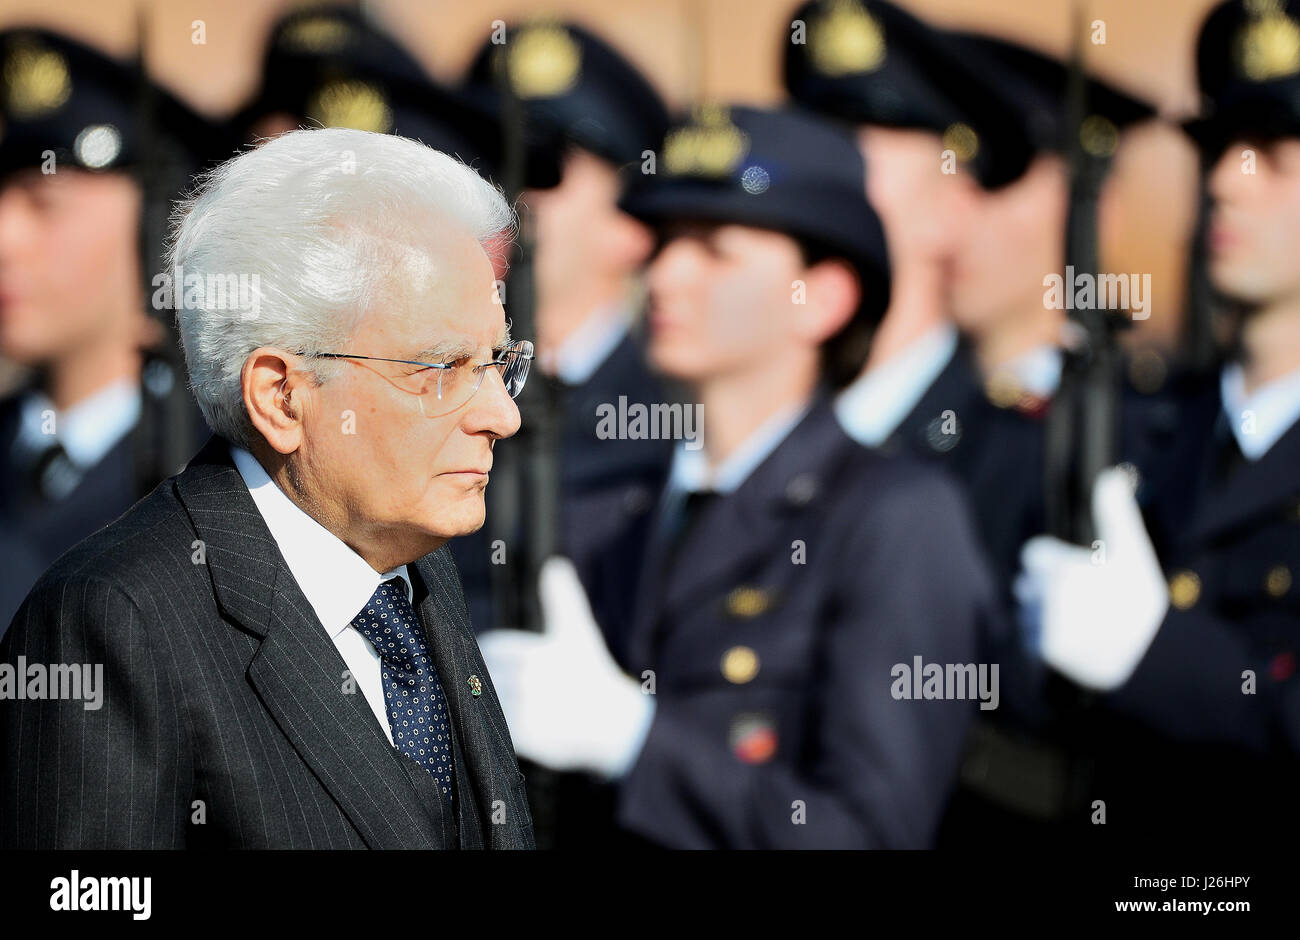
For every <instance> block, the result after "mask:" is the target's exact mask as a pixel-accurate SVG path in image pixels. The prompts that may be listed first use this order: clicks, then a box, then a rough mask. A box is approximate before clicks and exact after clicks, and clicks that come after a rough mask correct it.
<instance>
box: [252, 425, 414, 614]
mask: <svg viewBox="0 0 1300 940" xmlns="http://www.w3.org/2000/svg"><path fill="white" fill-rule="evenodd" d="M230 455H231V457H232V458H233V459H234V462H235V467H236V469H238V470H239V475H240V476H241V477H243V478H244V484H245V485H246V486H247V487H248V492H249V494H250V495H251V496H252V497H253V502H255V503H256V504H257V509H258V511H259V512H260V513H261V514H262V519H263V520H264V521H265V522H266V527H267V528H268V529H270V530H271V536H272V537H273V538H274V539H275V542H276V545H278V546H279V548H280V554H281V555H283V556H284V560H285V563H286V564H287V565H288V566H289V571H290V572H291V573H292V574H293V578H294V580H295V581H297V582H298V587H299V588H300V589H301V590H302V593H303V595H304V596H305V597H306V598H307V601H308V603H310V604H311V606H312V609H313V610H315V611H316V616H317V617H318V618H319V619H320V622H321V624H322V625H323V626H324V627H325V631H326V632H327V633H328V634H329V635H330V639H334V638H335V637H337V636H338V635H339V634H340V633H342V632H343V631H344V630H345V629H347V627H348V626H349V625H350V624H351V623H352V618H353V617H355V616H356V615H357V614H358V613H359V612H360V611H361V609H362V608H364V607H365V606H366V602H367V601H369V600H370V598H371V595H373V594H374V593H375V588H377V587H379V585H380V583H381V582H384V581H388V580H389V579H391V578H396V577H401V578H404V579H405V581H406V596H407V599H408V600H411V601H414V594H413V591H412V587H411V575H410V573H409V572H408V571H407V566H406V565H399V566H398V567H396V568H394V569H393V570H392V571H386V572H384V573H383V574H380V573H379V572H377V571H375V569H374V568H371V567H370V565H368V564H367V563H366V561H365V559H363V558H362V557H361V556H360V555H358V554H357V553H356V552H354V551H353V550H352V549H350V548H349V547H348V546H347V545H346V544H345V543H344V542H343V541H342V540H341V539H340V538H339V537H338V536H336V535H335V534H334V533H333V532H330V531H329V530H328V529H326V528H325V527H324V526H323V525H321V524H320V523H319V522H317V521H316V520H315V519H313V518H312V517H311V516H309V515H307V513H305V512H303V510H302V509H301V508H300V507H299V506H298V504H297V503H295V502H294V501H293V500H291V499H290V498H289V497H288V496H286V495H285V494H284V492H283V491H282V490H281V489H280V488H279V487H278V486H277V485H276V484H275V481H274V480H272V479H271V477H270V476H269V475H268V474H267V472H266V470H265V469H263V467H262V465H261V464H260V463H258V461H257V458H255V457H254V456H253V455H252V454H250V453H249V452H248V451H246V450H244V449H243V448H241V447H236V446H234V445H233V444H232V445H231V447H230Z"/></svg>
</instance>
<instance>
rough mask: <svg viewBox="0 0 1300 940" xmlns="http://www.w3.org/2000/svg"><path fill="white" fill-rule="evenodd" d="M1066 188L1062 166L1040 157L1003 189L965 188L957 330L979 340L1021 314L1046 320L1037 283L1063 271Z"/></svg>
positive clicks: (955, 288) (956, 282)
mask: <svg viewBox="0 0 1300 940" xmlns="http://www.w3.org/2000/svg"><path fill="white" fill-rule="evenodd" d="M967 179H968V178H967ZM1068 184H1069V181H1068V177H1067V173H1066V167H1065V162H1064V161H1063V160H1062V159H1061V158H1060V157H1059V156H1057V155H1055V154H1052V155H1047V154H1043V155H1039V156H1038V157H1036V158H1035V159H1034V161H1033V163H1031V164H1030V166H1029V169H1028V170H1026V171H1025V174H1024V175H1023V176H1021V177H1020V179H1018V180H1016V181H1015V182H1013V183H1010V184H1008V185H1006V186H1003V187H1002V188H1001V189H996V190H993V191H991V192H989V191H985V190H982V189H980V188H979V187H978V186H977V185H975V183H974V182H973V181H968V182H967V185H966V186H965V187H964V190H965V198H964V199H963V200H962V202H963V218H962V220H961V222H960V224H959V226H958V228H959V231H960V240H959V245H958V249H957V253H956V257H955V261H954V264H953V279H952V294H951V303H952V314H953V317H954V319H956V321H957V323H958V325H959V326H961V327H962V328H963V329H964V330H966V331H967V332H969V333H971V334H972V335H973V336H975V337H976V338H977V339H978V338H980V337H981V336H982V335H983V334H985V333H987V332H989V331H991V330H993V329H996V328H997V327H999V326H1000V325H1002V324H1003V323H1005V322H1008V321H1009V320H1012V319H1015V320H1021V319H1023V317H1024V316H1025V314H1026V313H1034V312H1036V311H1039V310H1042V311H1043V312H1044V315H1049V314H1050V313H1051V312H1050V311H1047V309H1046V308H1045V307H1044V305H1043V278H1044V276H1046V275H1047V274H1049V273H1052V272H1059V271H1060V270H1061V259H1062V258H1063V257H1064V255H1065V216H1066V206H1067V200H1068V192H1069V185H1068Z"/></svg>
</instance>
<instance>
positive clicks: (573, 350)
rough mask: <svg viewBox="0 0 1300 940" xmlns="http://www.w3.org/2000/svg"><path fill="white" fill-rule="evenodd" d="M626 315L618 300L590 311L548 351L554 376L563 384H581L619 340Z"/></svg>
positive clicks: (625, 323) (622, 334) (627, 319)
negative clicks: (551, 350) (567, 334)
mask: <svg viewBox="0 0 1300 940" xmlns="http://www.w3.org/2000/svg"><path fill="white" fill-rule="evenodd" d="M629 318H630V311H629V308H628V306H627V305H626V304H625V303H622V302H618V303H613V304H608V305H606V306H604V307H600V308H598V309H596V310H594V311H592V313H591V315H590V316H588V317H587V319H585V320H583V321H582V324H581V325H580V326H579V327H578V328H577V329H576V330H574V331H573V332H572V333H570V334H569V336H568V337H567V338H566V339H565V340H564V342H563V343H561V344H560V346H559V348H558V349H556V350H555V352H554V353H552V354H551V356H550V360H551V361H550V363H548V365H549V366H550V367H551V369H552V371H553V372H554V373H555V376H556V377H557V378H558V379H559V380H560V381H561V382H563V383H564V384H565V385H582V384H583V383H585V382H586V381H587V380H588V379H590V378H591V377H592V375H594V374H595V372H596V370H597V369H599V368H600V365H601V363H603V362H604V361H605V360H606V359H607V358H609V354H610V353H612V352H613V351H614V349H615V348H616V347H617V346H618V344H619V343H621V342H622V341H623V337H624V336H626V335H627V331H628V327H629Z"/></svg>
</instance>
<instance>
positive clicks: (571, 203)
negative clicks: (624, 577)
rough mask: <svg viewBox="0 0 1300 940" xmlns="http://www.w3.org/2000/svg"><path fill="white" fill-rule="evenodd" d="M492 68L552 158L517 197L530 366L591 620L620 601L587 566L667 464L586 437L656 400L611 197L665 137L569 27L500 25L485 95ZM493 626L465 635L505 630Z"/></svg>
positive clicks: (611, 61)
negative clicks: (522, 226)
mask: <svg viewBox="0 0 1300 940" xmlns="http://www.w3.org/2000/svg"><path fill="white" fill-rule="evenodd" d="M502 68H504V74H505V75H506V76H507V79H508V80H509V81H510V83H511V91H512V93H513V94H514V95H516V96H517V97H518V99H519V101H520V102H521V104H522V105H523V108H524V111H525V113H526V114H527V121H528V124H529V126H530V127H532V128H535V133H536V134H538V135H540V136H541V137H542V138H543V139H545V140H551V141H556V142H557V143H558V145H559V147H560V150H561V164H560V166H561V177H560V182H559V185H557V186H554V187H548V188H545V189H537V188H530V189H528V190H526V191H525V193H524V196H523V200H524V202H525V204H526V205H527V206H528V216H529V221H530V223H531V225H532V234H533V237H534V239H535V253H534V258H533V262H534V277H535V284H534V290H535V295H536V310H535V315H536V322H537V338H538V364H539V366H540V367H541V369H542V370H543V371H544V372H546V373H547V374H549V375H552V376H554V377H555V378H556V379H558V380H559V383H560V389H561V397H560V402H559V407H560V411H561V416H562V427H561V439H560V444H559V448H560V450H559V462H560V501H561V511H560V529H561V531H560V541H561V544H562V545H563V549H564V552H565V554H566V555H567V556H568V557H569V558H571V559H572V560H573V561H574V563H575V565H576V566H577V568H578V571H579V574H580V575H581V576H582V578H583V580H584V583H586V584H587V585H588V589H589V590H599V591H601V594H602V598H601V600H600V601H598V602H597V604H596V606H597V608H598V609H603V608H604V607H605V606H608V604H612V603H614V599H615V598H617V597H619V596H620V594H621V593H622V592H621V590H620V588H619V586H617V585H608V586H605V585H596V584H594V583H593V582H592V581H591V579H590V566H591V562H592V559H593V558H594V557H595V556H596V555H597V554H598V553H599V552H600V550H601V548H602V546H604V545H605V544H607V543H608V542H609V541H610V539H611V538H613V537H614V536H616V535H617V534H618V533H619V532H621V531H622V530H623V529H624V528H625V527H626V526H627V525H628V524H629V523H630V521H631V520H633V519H635V518H637V517H640V516H643V515H645V514H646V513H648V512H649V511H650V510H651V508H652V507H653V504H654V499H655V497H656V495H657V494H658V491H659V489H660V487H662V485H663V481H664V479H665V476H666V474H667V470H668V461H669V456H670V449H669V445H668V444H667V442H665V441H661V440H603V439H601V438H600V437H599V436H598V429H599V427H600V409H601V408H602V406H612V407H618V405H619V402H620V400H626V401H627V402H628V403H641V404H646V405H648V404H652V403H655V402H662V401H664V400H665V395H666V392H665V390H664V389H663V387H662V386H661V384H660V382H659V381H658V380H657V379H656V378H655V377H654V376H652V374H651V372H650V370H649V368H648V366H647V364H646V357H645V341H644V338H643V336H642V332H643V330H642V323H641V313H642V310H641V307H642V305H643V287H642V285H641V283H640V278H639V271H640V269H641V267H642V265H643V264H644V263H645V260H646V258H647V257H648V256H649V253H650V251H651V249H652V247H653V237H652V235H651V233H650V230H649V229H648V228H647V227H646V226H645V225H643V224H642V223H641V222H639V221H637V220H636V219H634V218H632V217H631V216H629V215H627V214H626V213H624V212H622V211H621V210H620V209H619V207H618V197H619V193H620V192H621V190H622V188H623V180H624V178H625V177H626V175H627V174H629V173H631V174H636V173H638V172H639V171H640V166H641V163H642V161H643V160H644V159H645V154H646V153H647V152H650V151H653V150H654V148H656V147H657V146H658V145H659V143H660V141H661V140H662V139H663V135H664V132H665V131H666V130H667V128H668V113H667V110H666V109H665V107H664V104H663V102H662V101H661V100H660V98H659V95H658V93H657V92H656V91H655V90H654V88H653V87H652V86H651V84H650V83H649V82H648V81H647V80H646V78H645V77H644V76H643V75H642V74H641V73H640V72H638V71H637V69H636V68H635V67H634V66H633V65H632V64H631V63H630V62H628V61H627V60H626V59H624V58H623V57H622V56H621V55H620V54H619V53H618V52H617V51H616V50H615V49H613V48H612V47H611V46H609V45H608V44H607V43H605V42H604V41H602V40H601V39H600V38H598V37H597V36H595V35H593V34H592V33H590V32H589V31H587V30H585V29H583V28H581V27H579V26H576V25H573V24H570V23H563V22H559V21H555V20H549V19H542V20H533V21H528V22H525V23H522V24H520V25H518V26H512V27H508V28H507V30H506V32H505V41H504V42H502V43H499V44H495V43H493V42H491V41H489V42H487V43H485V44H484V46H483V47H482V49H480V50H479V53H478V55H477V57H476V58H475V60H474V62H473V64H472V65H471V67H470V70H469V75H468V87H470V88H474V89H480V90H483V91H487V90H488V89H490V88H492V87H493V81H494V71H495V70H497V69H502ZM485 531H486V530H480V533H479V534H478V536H477V537H473V536H472V537H470V538H467V539H460V540H457V542H456V543H454V544H453V550H454V551H455V553H456V557H457V560H458V561H461V562H464V563H465V567H463V568H462V573H463V576H464V579H465V581H466V594H467V596H471V597H477V596H480V595H485V594H486V593H487V583H486V573H485V572H483V568H484V565H485V564H486V561H487V559H488V557H489V555H490V549H489V546H488V544H487V541H486V539H485V537H484V533H485ZM480 572H481V573H483V575H484V576H483V577H482V578H479V577H476V574H478V573H480ZM497 620H498V618H496V617H490V618H489V619H485V620H484V621H482V622H481V623H480V622H478V621H476V624H477V625H478V628H479V629H480V630H481V629H486V628H487V627H489V626H493V625H495V626H504V624H500V623H498V622H497Z"/></svg>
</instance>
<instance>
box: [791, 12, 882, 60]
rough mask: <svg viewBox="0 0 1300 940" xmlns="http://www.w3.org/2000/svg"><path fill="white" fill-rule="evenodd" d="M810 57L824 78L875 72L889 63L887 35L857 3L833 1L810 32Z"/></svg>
mask: <svg viewBox="0 0 1300 940" xmlns="http://www.w3.org/2000/svg"><path fill="white" fill-rule="evenodd" d="M808 54H809V55H810V56H811V57H812V62H813V67H814V68H816V69H817V71H819V72H821V73H822V74H823V75H832V76H839V75H850V74H853V73H855V72H874V71H875V70H876V69H878V68H880V66H881V63H883V62H884V61H885V32H884V30H883V29H881V27H880V23H879V22H877V21H876V18H875V17H873V16H872V15H871V14H870V13H868V12H867V11H866V9H864V8H863V6H862V4H860V3H858V2H857V0H832V2H831V4H830V9H829V10H827V11H826V12H825V13H824V14H822V15H821V16H819V17H818V18H817V19H816V20H815V21H814V22H813V23H812V25H811V26H810V27H809V29H808Z"/></svg>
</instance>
